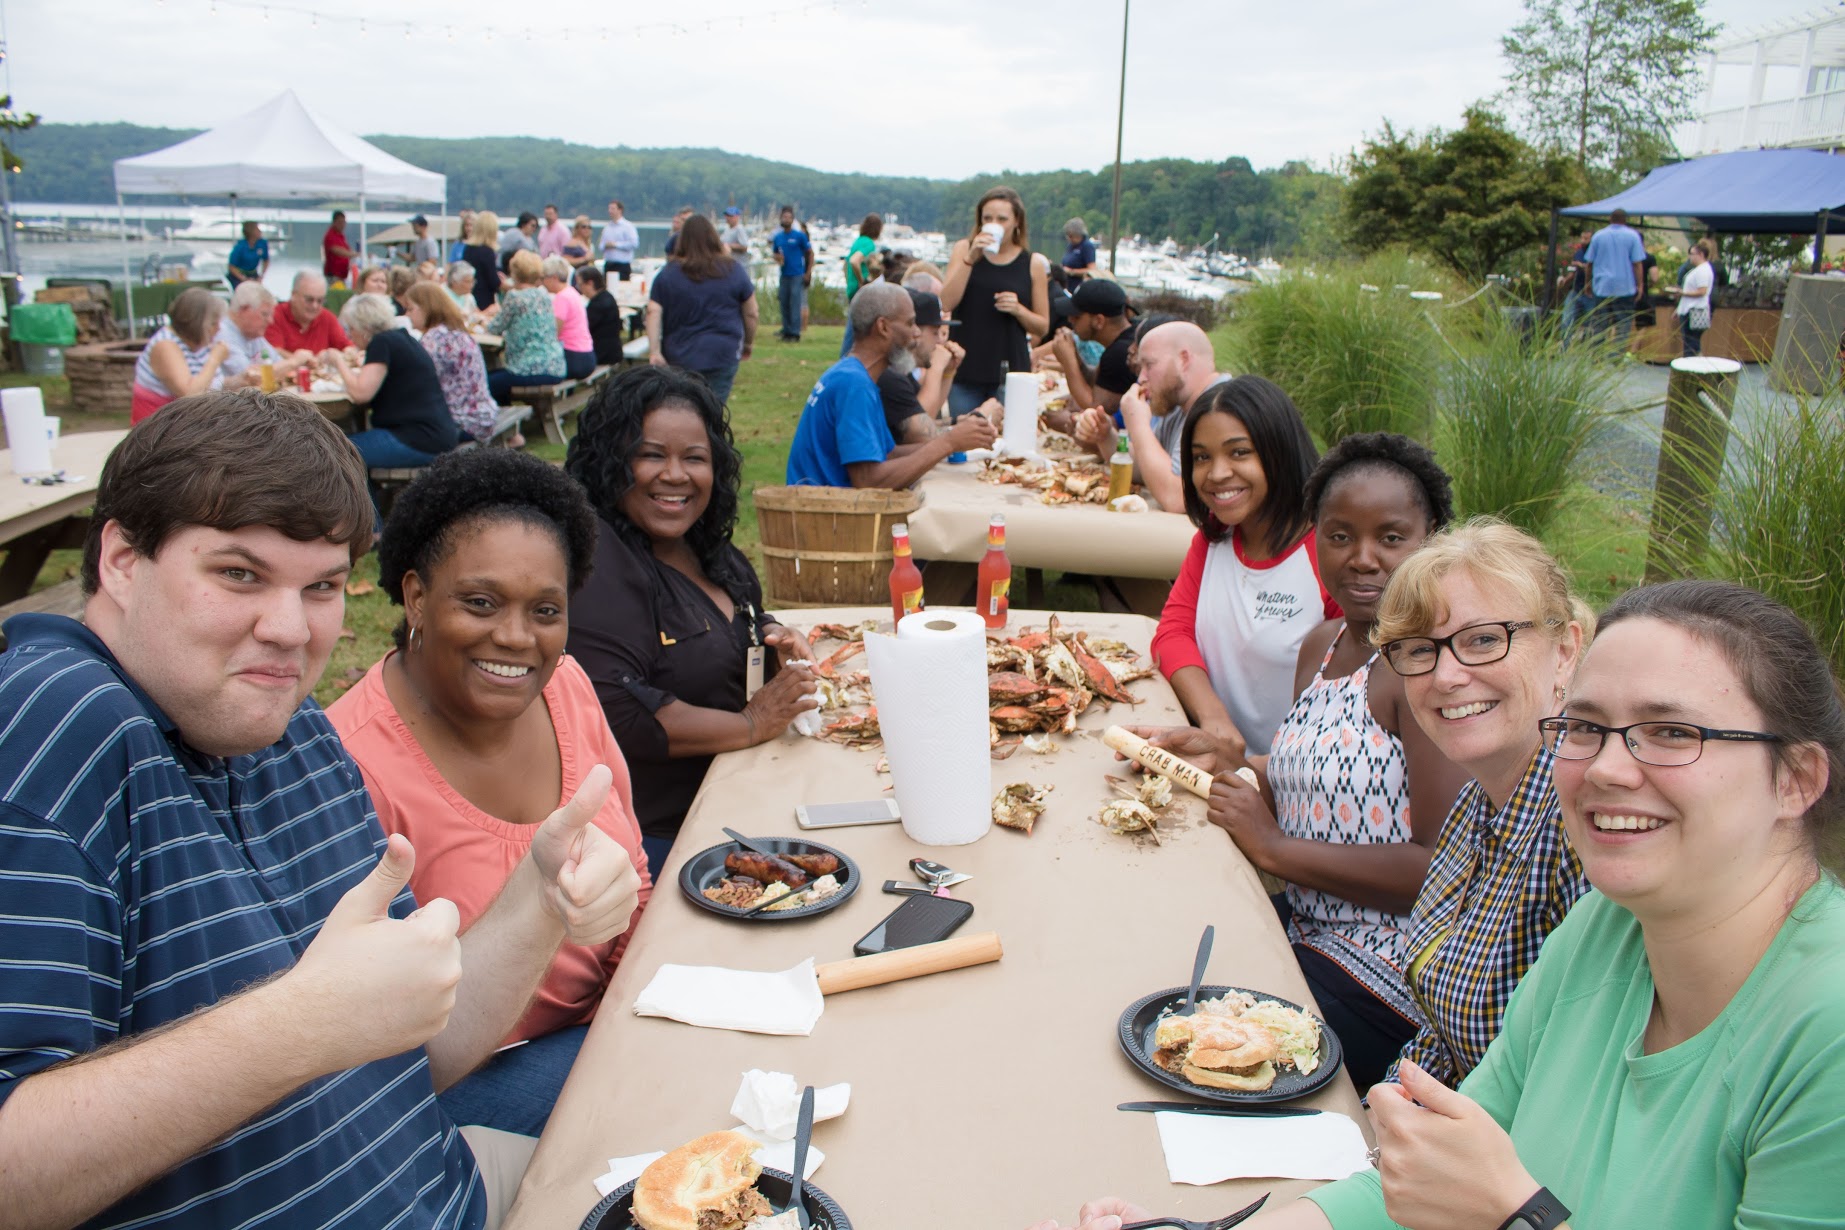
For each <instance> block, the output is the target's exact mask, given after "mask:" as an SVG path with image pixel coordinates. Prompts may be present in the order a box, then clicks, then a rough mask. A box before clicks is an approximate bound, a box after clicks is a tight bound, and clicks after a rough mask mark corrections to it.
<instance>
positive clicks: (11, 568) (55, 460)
mask: <svg viewBox="0 0 1845 1230" xmlns="http://www.w3.org/2000/svg"><path fill="white" fill-rule="evenodd" d="M127 434H128V433H127V432H126V431H80V432H71V433H68V434H65V435H62V436H60V437H59V438H58V441H57V443H55V444H53V445H52V446H51V464H52V468H53V469H57V470H63V471H64V472H65V474H66V475H68V476H69V477H70V478H72V479H74V480H75V481H72V482H62V483H57V484H55V485H53V486H50V487H43V486H40V485H39V484H38V483H26V482H22V481H21V480H20V477H19V475H17V474H15V473H14V472H13V453H12V450H11V449H0V551H5V552H6V553H7V563H6V565H5V567H4V568H3V569H0V602H11V601H13V600H14V599H16V598H23V597H24V596H25V595H26V593H27V592H28V591H30V590H31V588H32V582H33V579H34V578H35V577H37V575H38V570H39V568H40V567H41V566H43V564H44V562H45V556H46V555H47V554H48V553H49V552H50V551H51V550H53V549H54V548H55V547H58V546H62V545H66V544H67V543H68V542H69V541H70V540H71V538H72V536H74V535H75V534H76V533H77V531H78V530H79V529H81V528H83V527H85V526H87V525H88V523H89V518H88V517H87V516H86V515H85V514H86V512H87V510H88V509H89V507H90V505H91V504H93V503H95V502H96V485H97V483H99V482H101V481H102V468H103V462H105V461H107V460H109V454H110V453H112V452H114V451H115V446H116V445H118V444H120V443H121V442H122V437H124V436H126V435H127ZM14 552H19V554H20V559H19V560H18V561H17V562H15V561H14V560H13V553H14Z"/></svg>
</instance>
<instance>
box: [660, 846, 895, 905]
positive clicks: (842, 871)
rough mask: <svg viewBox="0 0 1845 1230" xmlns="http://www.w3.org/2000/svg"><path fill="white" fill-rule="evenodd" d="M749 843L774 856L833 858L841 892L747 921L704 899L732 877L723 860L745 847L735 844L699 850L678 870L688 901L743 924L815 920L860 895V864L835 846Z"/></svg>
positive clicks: (834, 874) (835, 877) (835, 874)
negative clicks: (728, 877)
mask: <svg viewBox="0 0 1845 1230" xmlns="http://www.w3.org/2000/svg"><path fill="white" fill-rule="evenodd" d="M750 841H751V842H752V843H754V844H755V845H758V846H761V847H762V848H763V849H764V850H767V851H769V853H771V854H831V855H832V856H833V857H834V858H836V859H838V860H839V870H838V871H836V872H834V873H833V878H834V879H836V880H838V881H839V891H838V892H836V893H834V894H833V895H832V896H831V897H828V898H826V899H824V900H822V901H816V902H813V903H812V904H810V905H804V906H801V907H800V908H798V909H793V910H764V911H762V912H761V913H760V914H754V915H751V916H750V917H748V918H744V917H743V915H744V913H745V911H743V910H738V909H733V908H732V907H730V906H727V905H719V904H718V903H717V902H715V901H713V900H711V899H710V898H709V897H707V896H705V894H704V890H705V889H707V888H711V887H713V886H714V885H716V884H717V883H718V881H720V880H722V879H723V878H724V877H725V876H727V875H729V874H730V873H729V872H727V871H725V870H724V859H725V857H726V856H728V855H732V854H736V853H739V852H740V851H742V849H743V847H742V846H739V845H738V844H737V843H736V842H734V841H727V842H724V843H723V844H721V845H715V846H712V847H711V848H710V849H708V850H700V851H699V852H698V853H697V854H694V855H693V856H692V857H691V858H689V859H687V860H686V861H685V864H684V865H683V866H681V867H680V868H679V888H680V891H681V892H683V893H685V895H686V898H687V899H688V900H690V901H691V903H692V904H693V905H695V906H697V907H699V908H700V909H701V910H707V911H709V912H710V913H713V914H716V915H717V916H718V917H719V918H737V919H742V921H744V922H753V923H754V922H786V921H787V920H789V919H791V918H812V917H814V916H815V915H817V914H824V913H826V912H827V911H828V910H834V909H838V908H839V907H840V906H842V905H844V904H845V903H846V900H847V899H848V898H849V897H851V896H852V894H853V893H855V892H857V891H858V880H859V875H858V864H857V863H855V862H853V861H852V860H851V859H850V858H848V857H847V856H846V854H845V853H844V852H843V851H840V850H835V849H834V848H833V847H832V846H823V845H821V844H820V843H819V842H817V841H809V840H807V838H805V837H752V838H750Z"/></svg>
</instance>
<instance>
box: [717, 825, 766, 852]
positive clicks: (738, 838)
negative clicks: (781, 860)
mask: <svg viewBox="0 0 1845 1230" xmlns="http://www.w3.org/2000/svg"><path fill="white" fill-rule="evenodd" d="M724 836H726V837H728V838H730V839H731V840H732V841H734V842H736V843H737V844H738V845H740V846H742V847H743V848H744V849H745V850H748V851H749V852H750V853H751V854H761V855H766V856H767V857H769V858H774V857H776V855H775V851H773V850H765V849H763V848H762V847H761V846H759V845H757V844H756V843H755V842H753V841H751V840H750V839H749V838H747V837H745V836H744V835H743V834H741V833H739V832H737V830H736V829H729V828H727V829H725V830H724Z"/></svg>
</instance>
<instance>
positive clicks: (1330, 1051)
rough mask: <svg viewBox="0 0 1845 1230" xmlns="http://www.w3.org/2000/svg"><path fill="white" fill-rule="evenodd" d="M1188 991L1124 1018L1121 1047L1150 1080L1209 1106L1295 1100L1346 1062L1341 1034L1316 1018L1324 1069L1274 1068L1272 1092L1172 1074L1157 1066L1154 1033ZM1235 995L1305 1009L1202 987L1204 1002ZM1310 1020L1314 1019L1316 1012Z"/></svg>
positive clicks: (1146, 1002)
mask: <svg viewBox="0 0 1845 1230" xmlns="http://www.w3.org/2000/svg"><path fill="white" fill-rule="evenodd" d="M1190 989H1191V988H1189V987H1168V988H1167V989H1166V990H1164V991H1155V992H1154V993H1153V994H1151V995H1148V996H1146V997H1145V998H1142V999H1137V1000H1135V1001H1134V1002H1133V1003H1131V1004H1129V1005H1128V1008H1127V1011H1126V1012H1123V1013H1122V1014H1121V1025H1120V1028H1119V1029H1118V1030H1117V1031H1116V1033H1117V1036H1118V1037H1119V1038H1120V1041H1121V1049H1122V1051H1123V1052H1125V1053H1126V1055H1127V1057H1128V1058H1129V1059H1130V1060H1132V1061H1133V1064H1134V1066H1135V1067H1137V1068H1139V1069H1140V1070H1141V1071H1142V1072H1145V1073H1146V1074H1147V1075H1148V1076H1151V1077H1152V1078H1153V1079H1154V1080H1156V1081H1158V1082H1159V1083H1160V1084H1162V1085H1165V1086H1167V1087H1169V1088H1172V1089H1177V1090H1178V1091H1179V1092H1180V1093H1184V1094H1189V1095H1190V1096H1192V1097H1194V1098H1202V1099H1204V1100H1205V1101H1207V1102H1230V1103H1235V1102H1242V1103H1252V1102H1292V1101H1293V1100H1294V1099H1295V1098H1303V1097H1306V1096H1307V1095H1308V1094H1310V1093H1312V1092H1313V1091H1314V1090H1315V1089H1318V1088H1319V1087H1320V1086H1321V1085H1324V1084H1325V1083H1326V1082H1327V1081H1330V1080H1331V1079H1332V1078H1333V1077H1334V1076H1335V1075H1336V1074H1337V1073H1338V1071H1339V1065H1340V1064H1342V1063H1344V1062H1345V1048H1344V1047H1342V1046H1341V1045H1339V1035H1337V1034H1335V1033H1334V1032H1333V1031H1332V1030H1330V1029H1328V1028H1326V1022H1325V1021H1322V1020H1320V1018H1319V1017H1317V1016H1315V1017H1313V1019H1314V1021H1315V1022H1316V1023H1317V1024H1318V1025H1319V1027H1320V1066H1319V1067H1317V1068H1315V1069H1314V1070H1313V1071H1312V1073H1311V1074H1309V1075H1307V1076H1302V1075H1301V1074H1300V1073H1299V1072H1296V1071H1295V1070H1294V1069H1293V1068H1292V1067H1290V1066H1288V1065H1286V1064H1276V1065H1275V1083H1274V1084H1272V1085H1270V1086H1269V1087H1268V1088H1267V1089H1262V1090H1257V1091H1249V1090H1242V1089H1218V1088H1215V1087H1213V1086H1211V1085H1197V1084H1193V1083H1192V1082H1191V1081H1188V1080H1186V1079H1185V1078H1184V1077H1183V1076H1180V1075H1179V1074H1178V1073H1177V1072H1168V1071H1167V1070H1166V1069H1164V1068H1162V1067H1160V1066H1159V1065H1158V1064H1157V1063H1154V1062H1153V1032H1154V1030H1155V1029H1157V1028H1158V1027H1159V1021H1160V1017H1161V1016H1163V1015H1165V1013H1166V1010H1167V1009H1169V1008H1171V1009H1178V1008H1182V1007H1184V1006H1185V993H1186V992H1187V991H1189V990H1190ZM1230 991H1241V992H1242V993H1243V994H1245V995H1253V996H1255V997H1256V998H1257V999H1260V1000H1267V1001H1269V1002H1271V1003H1276V1004H1280V1005H1281V1006H1282V1007H1284V1008H1293V1009H1295V1010H1296V1011H1301V1012H1304V1011H1306V1010H1305V1009H1304V1008H1302V1007H1301V1006H1300V1005H1299V1004H1296V1003H1292V1002H1290V1001H1288V1000H1285V999H1283V998H1281V996H1279V995H1270V994H1268V993H1267V992H1264V991H1252V990H1250V989H1249V988H1247V987H1225V986H1201V987H1199V988H1198V998H1199V999H1216V998H1217V997H1218V996H1220V995H1224V994H1226V993H1228V992H1230ZM1307 1015H1308V1016H1313V1014H1312V1013H1311V1012H1309V1013H1307Z"/></svg>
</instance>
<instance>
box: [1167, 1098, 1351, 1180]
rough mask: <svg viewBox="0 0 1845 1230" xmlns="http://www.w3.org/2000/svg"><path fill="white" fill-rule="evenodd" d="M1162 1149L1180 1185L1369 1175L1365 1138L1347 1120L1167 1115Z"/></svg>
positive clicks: (1324, 1116) (1329, 1114) (1333, 1116)
mask: <svg viewBox="0 0 1845 1230" xmlns="http://www.w3.org/2000/svg"><path fill="white" fill-rule="evenodd" d="M1153 1119H1154V1122H1155V1123H1157V1124H1158V1125H1159V1130H1160V1145H1161V1147H1162V1148H1164V1149H1165V1150H1166V1173H1167V1175H1168V1176H1169V1177H1170V1178H1171V1179H1172V1181H1173V1182H1174V1183H1190V1184H1193V1185H1195V1186H1198V1187H1208V1186H1210V1185H1211V1184H1213V1183H1222V1182H1224V1181H1226V1180H1228V1179H1343V1178H1345V1177H1346V1176H1347V1175H1350V1174H1356V1173H1357V1172H1359V1171H1360V1170H1364V1169H1367V1168H1368V1167H1369V1166H1370V1162H1369V1161H1367V1160H1366V1158H1365V1138H1364V1133H1362V1132H1360V1131H1359V1130H1358V1125H1357V1124H1356V1123H1354V1122H1352V1120H1351V1119H1349V1118H1347V1117H1346V1116H1344V1115H1341V1114H1336V1113H1333V1112H1330V1111H1328V1112H1324V1113H1321V1114H1318V1115H1302V1116H1300V1117H1299V1118H1285V1119H1284V1118H1269V1117H1260V1118H1256V1117H1251V1118H1236V1117H1234V1116H1227V1115H1185V1114H1174V1113H1170V1112H1166V1111H1161V1112H1159V1113H1158V1114H1155V1115H1154V1116H1153Z"/></svg>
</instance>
